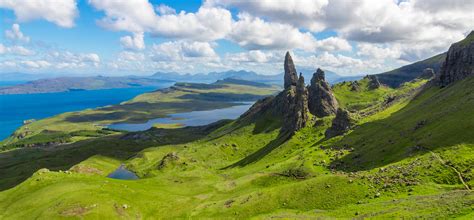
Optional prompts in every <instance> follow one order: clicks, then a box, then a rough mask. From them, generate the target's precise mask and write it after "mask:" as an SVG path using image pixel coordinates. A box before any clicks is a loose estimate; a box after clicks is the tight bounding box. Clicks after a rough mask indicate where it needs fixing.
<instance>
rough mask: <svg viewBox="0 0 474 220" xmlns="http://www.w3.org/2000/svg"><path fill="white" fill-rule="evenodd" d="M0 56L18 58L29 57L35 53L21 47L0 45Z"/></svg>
mask: <svg viewBox="0 0 474 220" xmlns="http://www.w3.org/2000/svg"><path fill="white" fill-rule="evenodd" d="M0 54H2V55H19V56H31V55H34V54H35V52H34V51H32V50H30V49H27V48H25V47H23V46H10V47H9V46H5V45H3V44H1V43H0Z"/></svg>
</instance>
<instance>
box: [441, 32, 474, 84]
mask: <svg viewBox="0 0 474 220" xmlns="http://www.w3.org/2000/svg"><path fill="white" fill-rule="evenodd" d="M470 75H474V31H471V33H470V34H469V35H468V36H467V37H466V38H465V39H464V40H462V41H460V42H457V43H454V44H452V45H451V47H449V50H448V53H447V55H446V59H445V61H444V63H443V64H442V65H441V69H440V75H439V79H438V82H439V85H440V86H441V87H444V86H447V85H449V84H451V83H453V82H456V81H459V80H462V79H464V78H466V77H468V76H470Z"/></svg>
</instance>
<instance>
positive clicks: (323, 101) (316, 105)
mask: <svg viewBox="0 0 474 220" xmlns="http://www.w3.org/2000/svg"><path fill="white" fill-rule="evenodd" d="M308 90H309V102H308V107H309V112H311V114H313V115H316V116H317V117H325V116H328V115H334V114H336V112H337V108H338V103H337V100H336V97H334V94H333V93H332V91H331V87H330V86H329V84H328V83H327V82H326V80H325V76H324V71H322V70H321V69H319V68H318V70H317V71H316V72H315V73H314V74H313V78H312V79H311V84H310V86H309V89H308Z"/></svg>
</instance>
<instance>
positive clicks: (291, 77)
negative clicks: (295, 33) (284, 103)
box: [284, 51, 298, 89]
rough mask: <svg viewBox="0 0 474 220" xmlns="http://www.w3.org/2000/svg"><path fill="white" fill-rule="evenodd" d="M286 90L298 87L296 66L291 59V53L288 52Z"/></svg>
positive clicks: (286, 56)
mask: <svg viewBox="0 0 474 220" xmlns="http://www.w3.org/2000/svg"><path fill="white" fill-rule="evenodd" d="M284 79H285V84H284V85H285V87H284V88H285V89H288V88H289V87H291V86H296V84H297V81H298V75H297V74H296V69H295V64H294V63H293V59H292V58H291V55H290V52H289V51H288V52H286V55H285V78H284Z"/></svg>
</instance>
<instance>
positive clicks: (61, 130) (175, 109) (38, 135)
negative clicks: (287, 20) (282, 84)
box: [0, 82, 279, 149]
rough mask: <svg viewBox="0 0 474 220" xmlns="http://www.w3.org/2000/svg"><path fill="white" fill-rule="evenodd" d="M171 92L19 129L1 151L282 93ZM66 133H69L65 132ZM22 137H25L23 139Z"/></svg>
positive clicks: (204, 88) (230, 87)
mask: <svg viewBox="0 0 474 220" xmlns="http://www.w3.org/2000/svg"><path fill="white" fill-rule="evenodd" d="M172 88H173V89H169V90H158V91H156V92H151V93H145V94H142V95H139V96H137V97H135V98H134V99H132V100H130V101H127V102H124V103H121V104H120V105H113V106H106V107H102V108H98V109H88V110H84V111H80V112H68V113H64V114H60V115H57V116H53V117H50V118H46V119H42V120H39V121H36V122H33V123H31V124H28V125H25V126H22V127H20V128H19V129H18V130H17V131H15V133H14V134H13V135H12V136H11V137H9V138H7V139H5V140H3V141H2V142H0V145H3V147H2V146H0V149H1V148H3V149H10V148H15V147H22V146H28V145H30V144H44V145H48V144H51V143H54V144H58V143H65V142H75V141H79V140H84V139H89V138H91V137H100V136H104V135H110V134H116V133H117V132H115V131H110V130H103V128H104V126H103V125H106V124H111V123H116V122H144V121H147V120H149V119H153V118H159V117H166V115H168V114H172V113H179V112H188V111H196V110H209V109H217V108H225V107H230V106H232V105H236V103H230V102H229V100H230V101H249V100H256V99H258V98H261V97H263V96H268V95H270V94H273V93H275V92H277V91H278V90H279V88H278V87H276V86H271V87H263V86H261V85H240V84H232V83H226V82H219V84H185V83H178V84H176V86H174V87H172ZM65 131H67V132H65ZM20 134H26V136H25V137H24V138H22V139H19V138H17V137H18V136H19V135H20Z"/></svg>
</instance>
